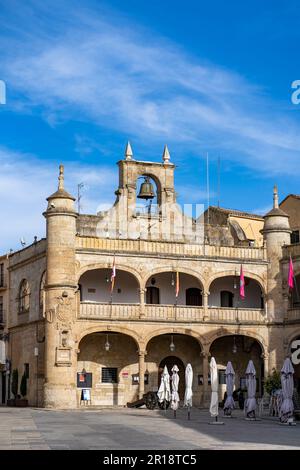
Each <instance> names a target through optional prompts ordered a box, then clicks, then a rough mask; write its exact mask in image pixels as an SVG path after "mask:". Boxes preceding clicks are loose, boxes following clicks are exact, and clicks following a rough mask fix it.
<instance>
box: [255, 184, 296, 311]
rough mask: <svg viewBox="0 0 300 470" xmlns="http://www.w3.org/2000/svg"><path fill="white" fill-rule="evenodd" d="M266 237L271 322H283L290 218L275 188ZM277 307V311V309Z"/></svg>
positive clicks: (265, 228)
mask: <svg viewBox="0 0 300 470" xmlns="http://www.w3.org/2000/svg"><path fill="white" fill-rule="evenodd" d="M261 233H262V234H263V236H264V240H265V244H266V249H267V258H268V262H269V264H268V292H269V293H268V297H267V312H268V318H269V320H282V319H283V316H284V314H285V310H286V303H285V300H284V295H283V294H284V292H283V279H282V273H281V265H280V260H281V258H282V247H283V245H289V244H290V233H291V230H290V224H289V216H288V215H287V214H286V213H285V212H283V210H281V209H280V208H279V205H278V189H277V186H274V191H273V209H271V210H270V212H268V213H267V214H266V215H265V216H264V228H263V230H262V231H261ZM275 305H276V309H275Z"/></svg>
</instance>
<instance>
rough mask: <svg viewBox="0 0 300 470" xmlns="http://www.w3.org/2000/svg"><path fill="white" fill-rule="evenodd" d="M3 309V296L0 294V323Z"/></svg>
mask: <svg viewBox="0 0 300 470" xmlns="http://www.w3.org/2000/svg"><path fill="white" fill-rule="evenodd" d="M3 317H4V311H3V297H2V296H0V323H3V321H4V320H3Z"/></svg>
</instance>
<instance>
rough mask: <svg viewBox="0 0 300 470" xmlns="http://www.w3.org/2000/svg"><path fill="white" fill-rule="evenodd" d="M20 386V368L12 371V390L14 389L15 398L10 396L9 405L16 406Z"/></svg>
mask: <svg viewBox="0 0 300 470" xmlns="http://www.w3.org/2000/svg"><path fill="white" fill-rule="evenodd" d="M18 386H19V373H18V369H14V370H13V372H12V378H11V391H12V394H13V396H14V398H10V399H9V400H7V405H8V406H16V399H17V395H18Z"/></svg>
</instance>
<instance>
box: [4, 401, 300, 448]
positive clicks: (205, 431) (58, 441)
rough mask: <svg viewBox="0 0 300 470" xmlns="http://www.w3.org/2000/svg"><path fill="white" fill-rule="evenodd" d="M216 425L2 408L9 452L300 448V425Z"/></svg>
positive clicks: (182, 418) (198, 413)
mask: <svg viewBox="0 0 300 470" xmlns="http://www.w3.org/2000/svg"><path fill="white" fill-rule="evenodd" d="M222 420H223V421H224V423H225V424H224V426H222V425H220V426H212V425H210V424H209V423H210V422H211V421H212V419H211V418H210V416H209V414H208V412H207V411H204V410H198V409H193V410H192V415H191V420H190V421H188V420H187V413H186V410H184V409H180V410H179V411H178V413H177V419H176V420H175V419H174V418H173V412H172V411H171V410H168V411H167V412H166V414H165V413H164V412H163V411H160V410H154V411H150V410H147V409H146V408H140V409H126V408H121V409H102V410H91V409H89V410H74V411H70V410H67V411H54V410H45V409H33V408H6V407H2V408H0V450H3V449H11V450H17V449H109V450H110V449H113V450H114V449H123V450H124V449H148V450H150V449H157V450H164V449H170V450H172V449H178V450H180V449H191V450H192V449H300V423H299V422H298V423H297V425H296V426H293V427H290V426H282V425H279V424H278V419H277V418H272V417H269V416H265V417H263V418H262V420H261V421H256V422H249V421H246V420H245V419H244V416H243V414H242V412H241V411H236V412H235V417H234V418H231V419H228V418H227V419H226V418H225V419H224V418H222Z"/></svg>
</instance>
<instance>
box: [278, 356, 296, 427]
mask: <svg viewBox="0 0 300 470" xmlns="http://www.w3.org/2000/svg"><path fill="white" fill-rule="evenodd" d="M293 374H294V368H293V366H292V363H291V360H290V358H286V359H285V361H284V363H283V367H282V369H281V388H282V398H283V400H282V403H281V406H280V411H279V419H280V421H281V422H282V423H288V422H290V421H293V413H294V404H293V391H294V379H293Z"/></svg>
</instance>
